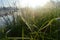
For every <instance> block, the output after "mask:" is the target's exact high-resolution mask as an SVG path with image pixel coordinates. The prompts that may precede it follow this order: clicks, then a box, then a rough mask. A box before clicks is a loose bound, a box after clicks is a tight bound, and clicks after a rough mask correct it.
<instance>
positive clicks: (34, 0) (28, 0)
mask: <svg viewBox="0 0 60 40" xmlns="http://www.w3.org/2000/svg"><path fill="white" fill-rule="evenodd" d="M48 1H49V0H21V1H20V5H21V6H22V7H33V8H35V7H37V6H41V7H42V6H44V5H45V4H46V3H47V2H48Z"/></svg>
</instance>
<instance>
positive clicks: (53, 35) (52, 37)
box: [4, 9, 60, 40]
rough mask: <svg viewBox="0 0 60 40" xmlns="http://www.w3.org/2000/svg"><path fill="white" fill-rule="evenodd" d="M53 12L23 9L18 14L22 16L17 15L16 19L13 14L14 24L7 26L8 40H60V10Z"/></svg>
mask: <svg viewBox="0 0 60 40" xmlns="http://www.w3.org/2000/svg"><path fill="white" fill-rule="evenodd" d="M52 10H53V11H52ZM52 10H49V11H45V12H44V11H43V10H42V11H41V10H39V11H37V10H31V9H22V11H19V12H17V13H19V14H20V15H19V16H18V15H16V18H15V16H14V14H13V18H14V19H13V22H12V23H11V24H7V26H6V28H5V30H4V31H5V32H4V33H5V36H7V37H6V38H7V39H6V40H9V39H8V37H20V38H21V40H59V36H60V34H59V32H60V29H59V28H60V15H59V14H60V12H59V9H52ZM20 12H21V13H20ZM8 31H9V32H8ZM6 33H7V34H6ZM28 38H29V39H28ZM12 39H14V38H12ZM15 40H18V39H16V38H15Z"/></svg>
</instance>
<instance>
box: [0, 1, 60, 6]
mask: <svg viewBox="0 0 60 40" xmlns="http://www.w3.org/2000/svg"><path fill="white" fill-rule="evenodd" d="M15 1H16V3H15ZM22 1H23V2H22ZM29 1H30V0H29ZM33 1H34V0H33ZM33 1H30V2H28V0H0V7H2V6H5V7H8V6H14V3H15V5H17V6H19V5H20V4H21V3H22V5H23V6H25V5H26V3H27V4H28V3H30V5H31V4H33ZM39 1H40V0H37V1H36V2H37V3H36V5H37V4H38V2H39ZM45 1H46V0H44V1H43V2H42V1H41V2H40V5H42V3H44V2H45ZM54 1H56V0H54ZM58 1H60V0H58ZM23 3H24V4H23ZM34 5H35V4H34ZM34 5H32V6H34Z"/></svg>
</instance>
